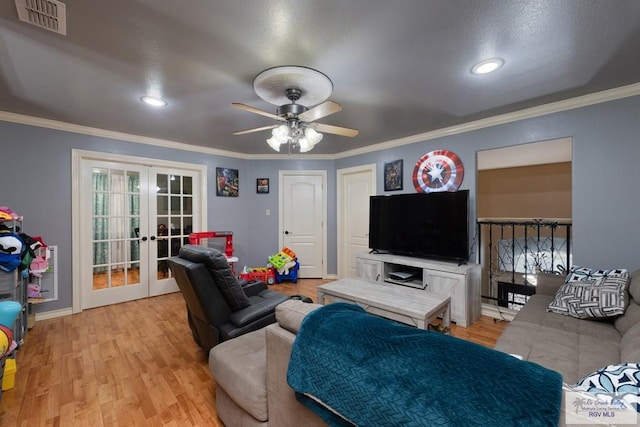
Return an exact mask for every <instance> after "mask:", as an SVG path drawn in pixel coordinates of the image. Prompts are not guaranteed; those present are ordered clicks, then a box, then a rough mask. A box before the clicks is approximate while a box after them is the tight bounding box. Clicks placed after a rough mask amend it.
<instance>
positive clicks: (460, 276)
mask: <svg viewBox="0 0 640 427" xmlns="http://www.w3.org/2000/svg"><path fill="white" fill-rule="evenodd" d="M356 270H357V272H358V277H360V278H362V279H366V280H371V281H374V282H387V283H392V284H394V285H399V286H410V287H413V288H417V289H422V290H424V291H426V292H433V293H435V294H438V295H444V296H450V297H451V320H452V321H454V322H456V324H457V325H459V326H462V327H465V328H466V327H467V326H469V325H471V324H472V323H473V322H475V321H476V320H478V318H479V317H480V265H478V264H474V263H468V264H464V265H460V264H458V263H455V262H445V261H434V260H429V259H424V258H414V257H408V256H400V255H392V254H381V253H361V254H358V255H356ZM391 273H396V274H391ZM397 273H400V274H399V275H398V274H397ZM390 274H391V277H390V276H389V275H390ZM406 275H410V276H411V277H410V278H408V279H407V280H403V279H402V277H404V276H406ZM393 276H395V277H393ZM398 276H400V277H398Z"/></svg>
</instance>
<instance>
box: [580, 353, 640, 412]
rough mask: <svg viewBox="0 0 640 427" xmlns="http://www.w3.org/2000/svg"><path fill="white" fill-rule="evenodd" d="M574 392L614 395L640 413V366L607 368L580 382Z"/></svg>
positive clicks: (624, 365)
mask: <svg viewBox="0 0 640 427" xmlns="http://www.w3.org/2000/svg"><path fill="white" fill-rule="evenodd" d="M573 390H574V391H575V390H579V391H586V392H589V393H594V394H596V395H599V394H606V395H609V396H611V395H613V396H611V397H614V396H615V397H616V398H619V399H620V400H622V401H623V402H625V403H627V404H628V405H629V406H631V407H633V408H635V410H636V412H639V413H640V364H638V363H622V364H620V365H609V366H605V367H604V368H600V369H598V370H597V371H596V372H594V373H592V374H589V375H587V376H586V377H584V378H583V379H581V380H580V381H578V382H577V383H576V384H575V385H574V386H573Z"/></svg>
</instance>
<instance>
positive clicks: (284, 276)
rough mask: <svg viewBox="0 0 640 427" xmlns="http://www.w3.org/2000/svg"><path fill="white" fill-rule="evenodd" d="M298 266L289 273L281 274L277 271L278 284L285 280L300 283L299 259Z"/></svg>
mask: <svg viewBox="0 0 640 427" xmlns="http://www.w3.org/2000/svg"><path fill="white" fill-rule="evenodd" d="M295 261H296V265H295V266H293V267H291V268H290V269H289V273H287V274H280V273H278V271H277V270H276V283H282V281H284V280H291V281H292V282H293V283H298V269H299V268H300V263H299V262H298V259H297V258H296V259H295Z"/></svg>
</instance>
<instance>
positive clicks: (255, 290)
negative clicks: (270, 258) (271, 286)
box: [242, 280, 267, 297]
mask: <svg viewBox="0 0 640 427" xmlns="http://www.w3.org/2000/svg"><path fill="white" fill-rule="evenodd" d="M265 289H267V284H266V283H264V282H263V281H260V280H254V281H251V282H247V283H246V284H243V285H242V290H243V291H244V293H245V295H246V296H248V297H252V296H256V295H258V294H259V293H260V292H262V291H264V290H265Z"/></svg>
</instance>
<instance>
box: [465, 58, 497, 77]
mask: <svg viewBox="0 0 640 427" xmlns="http://www.w3.org/2000/svg"><path fill="white" fill-rule="evenodd" d="M503 65H504V60H502V59H500V58H491V59H485V60H484V61H480V62H478V63H477V64H476V65H474V66H473V68H471V72H472V73H473V74H487V73H492V72H494V71H495V70H497V69H498V68H500V67H502V66H503Z"/></svg>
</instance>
